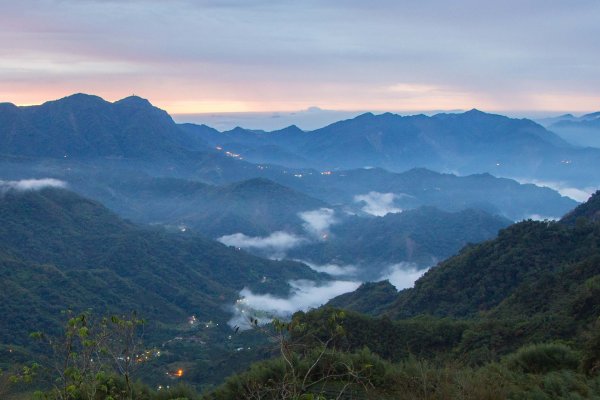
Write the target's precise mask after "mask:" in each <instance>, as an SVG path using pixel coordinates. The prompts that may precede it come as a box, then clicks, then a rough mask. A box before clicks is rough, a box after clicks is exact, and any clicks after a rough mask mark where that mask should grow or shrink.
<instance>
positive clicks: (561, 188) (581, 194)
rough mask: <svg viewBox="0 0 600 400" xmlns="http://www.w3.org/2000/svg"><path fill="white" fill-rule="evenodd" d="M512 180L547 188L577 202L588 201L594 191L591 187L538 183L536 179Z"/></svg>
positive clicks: (548, 182)
mask: <svg viewBox="0 0 600 400" xmlns="http://www.w3.org/2000/svg"><path fill="white" fill-rule="evenodd" d="M514 179H515V180H516V181H517V182H519V183H521V184H526V183H531V184H533V185H536V186H540V187H547V188H550V189H552V190H556V191H557V192H558V193H560V194H561V196H566V197H569V198H571V199H573V200H575V201H579V202H584V201H587V199H589V198H590V196H591V195H592V194H593V193H594V192H595V191H596V188H593V187H586V188H575V187H571V186H568V185H566V184H565V183H563V182H553V181H540V180H537V179H518V178H514Z"/></svg>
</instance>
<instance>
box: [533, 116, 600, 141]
mask: <svg viewBox="0 0 600 400" xmlns="http://www.w3.org/2000/svg"><path fill="white" fill-rule="evenodd" d="M539 122H540V123H541V124H543V125H544V126H545V127H546V128H548V129H549V130H551V131H552V132H556V133H557V134H558V135H560V136H561V137H562V138H564V139H565V140H567V141H569V142H571V143H573V144H576V145H578V146H591V147H600V112H594V113H590V114H585V115H582V116H580V117H575V116H574V115H572V114H565V115H560V116H558V117H554V118H546V119H542V120H539Z"/></svg>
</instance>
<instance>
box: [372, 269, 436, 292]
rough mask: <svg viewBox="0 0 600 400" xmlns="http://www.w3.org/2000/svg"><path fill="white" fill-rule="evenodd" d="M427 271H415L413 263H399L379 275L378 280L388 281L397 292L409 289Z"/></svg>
mask: <svg viewBox="0 0 600 400" xmlns="http://www.w3.org/2000/svg"><path fill="white" fill-rule="evenodd" d="M426 271H427V269H417V266H416V265H415V264H413V263H408V262H401V263H399V264H394V265H391V266H389V267H388V268H387V269H386V270H385V272H384V273H383V274H382V275H381V278H380V280H385V279H387V280H389V281H390V283H391V284H392V285H394V286H395V287H396V289H398V290H402V289H407V288H411V287H413V286H414V285H415V281H416V280H417V279H419V278H420V277H421V276H423V274H424V273H425V272H426Z"/></svg>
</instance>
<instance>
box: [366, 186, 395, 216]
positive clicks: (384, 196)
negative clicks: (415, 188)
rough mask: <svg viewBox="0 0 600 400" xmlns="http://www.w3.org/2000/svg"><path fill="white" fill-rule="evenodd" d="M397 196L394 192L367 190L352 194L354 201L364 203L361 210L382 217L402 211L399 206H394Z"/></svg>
mask: <svg viewBox="0 0 600 400" xmlns="http://www.w3.org/2000/svg"><path fill="white" fill-rule="evenodd" d="M398 197H399V196H398V195H396V194H394V193H379V192H369V193H367V194H360V195H356V196H354V201H355V202H357V203H360V202H363V203H365V205H364V207H363V208H362V210H363V211H364V212H366V213H367V214H371V215H375V216H378V217H383V216H384V215H386V214H389V213H399V212H402V209H401V208H398V207H396V206H394V201H395V200H396V199H397V198H398Z"/></svg>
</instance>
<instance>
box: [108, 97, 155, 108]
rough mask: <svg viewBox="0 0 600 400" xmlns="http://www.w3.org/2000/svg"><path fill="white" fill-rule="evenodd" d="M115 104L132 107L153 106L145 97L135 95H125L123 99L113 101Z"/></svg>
mask: <svg viewBox="0 0 600 400" xmlns="http://www.w3.org/2000/svg"><path fill="white" fill-rule="evenodd" d="M115 104H120V105H125V106H133V107H154V106H153V105H152V103H150V102H149V101H148V100H147V99H144V98H143V97H139V96H136V95H133V96H129V97H125V98H124V99H121V100H118V101H115Z"/></svg>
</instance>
